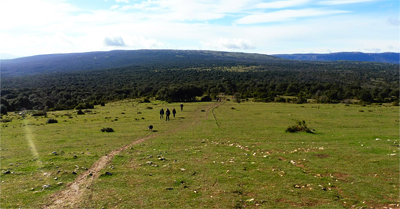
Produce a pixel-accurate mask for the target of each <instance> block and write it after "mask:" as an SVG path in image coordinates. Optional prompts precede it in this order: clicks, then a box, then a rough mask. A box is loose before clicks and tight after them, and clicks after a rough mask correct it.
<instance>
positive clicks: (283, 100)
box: [275, 97, 286, 102]
mask: <svg viewBox="0 0 400 209" xmlns="http://www.w3.org/2000/svg"><path fill="white" fill-rule="evenodd" d="M275 101H276V102H286V99H285V98H283V97H278V98H277V99H275Z"/></svg>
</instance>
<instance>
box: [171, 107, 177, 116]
mask: <svg viewBox="0 0 400 209" xmlns="http://www.w3.org/2000/svg"><path fill="white" fill-rule="evenodd" d="M172 114H173V115H174V118H175V114H176V110H175V108H173V109H172Z"/></svg>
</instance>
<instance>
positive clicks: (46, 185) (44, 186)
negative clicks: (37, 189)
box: [42, 184, 50, 190]
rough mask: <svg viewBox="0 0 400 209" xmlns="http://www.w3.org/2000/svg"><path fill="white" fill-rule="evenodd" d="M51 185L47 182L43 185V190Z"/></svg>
mask: <svg viewBox="0 0 400 209" xmlns="http://www.w3.org/2000/svg"><path fill="white" fill-rule="evenodd" d="M49 187H50V185H49V184H45V185H43V186H42V188H43V190H44V189H46V188H49Z"/></svg>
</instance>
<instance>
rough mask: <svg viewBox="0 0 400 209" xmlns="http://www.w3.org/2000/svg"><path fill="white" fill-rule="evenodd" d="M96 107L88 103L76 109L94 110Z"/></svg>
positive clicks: (80, 104) (79, 105) (81, 104)
mask: <svg viewBox="0 0 400 209" xmlns="http://www.w3.org/2000/svg"><path fill="white" fill-rule="evenodd" d="M93 108H94V105H93V104H89V103H87V102H85V103H79V104H78V105H77V106H76V107H75V109H77V110H80V109H93Z"/></svg>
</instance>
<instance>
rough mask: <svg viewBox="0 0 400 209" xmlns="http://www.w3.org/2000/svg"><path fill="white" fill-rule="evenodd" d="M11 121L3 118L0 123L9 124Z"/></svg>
mask: <svg viewBox="0 0 400 209" xmlns="http://www.w3.org/2000/svg"><path fill="white" fill-rule="evenodd" d="M11 121H12V118H10V119H9V118H4V119H2V120H0V122H2V123H9V122H11Z"/></svg>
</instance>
